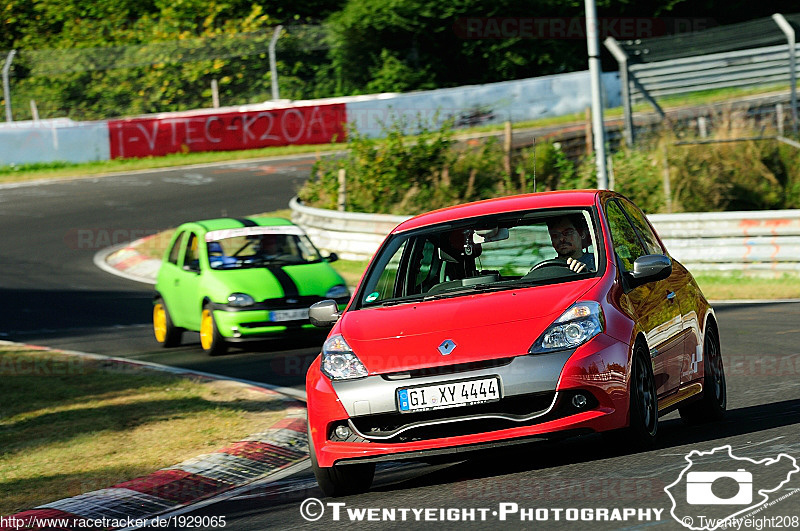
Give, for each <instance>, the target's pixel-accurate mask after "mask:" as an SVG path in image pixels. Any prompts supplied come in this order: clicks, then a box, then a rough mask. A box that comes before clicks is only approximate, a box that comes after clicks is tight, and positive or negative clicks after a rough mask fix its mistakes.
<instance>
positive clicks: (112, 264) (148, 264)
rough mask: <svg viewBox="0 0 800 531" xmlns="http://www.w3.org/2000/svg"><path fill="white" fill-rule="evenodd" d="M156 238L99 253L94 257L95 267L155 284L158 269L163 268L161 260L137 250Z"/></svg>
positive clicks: (137, 241)
mask: <svg viewBox="0 0 800 531" xmlns="http://www.w3.org/2000/svg"><path fill="white" fill-rule="evenodd" d="M155 236H156V235H153V236H147V237H145V238H141V239H139V240H136V241H134V242H130V243H124V244H121V245H116V246H114V247H109V248H107V249H103V250H101V251H98V252H97V253H96V254H95V255H94V265H96V266H97V267H99V268H100V269H102V270H103V271H105V272H106V273H111V274H112V275H117V276H120V277H123V278H127V279H129V280H135V281H137V282H143V283H145V284H155V283H156V277H157V276H158V269H159V268H160V267H161V259H160V258H150V257H148V256H145V255H143V254H141V253H140V252H139V251H138V250H137V247H138V246H140V245H142V244H143V243H144V242H145V241H147V240H148V239H150V238H154V237H155Z"/></svg>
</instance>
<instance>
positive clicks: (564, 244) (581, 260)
mask: <svg viewBox="0 0 800 531" xmlns="http://www.w3.org/2000/svg"><path fill="white" fill-rule="evenodd" d="M547 230H548V232H549V233H550V242H551V243H552V244H553V249H555V250H556V253H557V254H558V256H557V258H560V259H566V261H567V265H568V266H569V268H570V269H571V270H572V271H574V272H576V273H583V272H585V271H587V270H588V271H592V270H594V268H595V264H594V255H593V254H592V253H589V252H587V249H588V247H589V244H588V242H589V241H590V240H589V229H588V228H587V227H586V222H585V221H584V219H583V217H582V216H581V215H580V214H576V215H571V216H559V217H556V218H552V219H550V220H548V221H547Z"/></svg>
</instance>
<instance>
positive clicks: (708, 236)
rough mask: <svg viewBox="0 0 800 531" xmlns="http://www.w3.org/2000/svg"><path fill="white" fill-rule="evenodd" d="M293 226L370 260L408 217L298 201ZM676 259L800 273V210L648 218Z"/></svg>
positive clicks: (699, 266) (696, 267)
mask: <svg viewBox="0 0 800 531" xmlns="http://www.w3.org/2000/svg"><path fill="white" fill-rule="evenodd" d="M289 207H290V208H291V210H292V221H294V222H295V223H297V224H298V225H300V226H301V227H303V228H304V229H305V230H306V232H307V233H308V235H309V236H310V237H311V239H312V240H313V241H314V243H316V244H317V245H318V246H319V247H320V248H321V249H323V250H325V251H327V252H331V251H335V252H336V253H337V254H339V256H341V257H342V258H345V259H348V260H365V259H368V258H370V257H371V256H372V255H373V254H374V252H375V251H376V250H377V248H378V246H379V245H380V244H381V242H382V241H383V239H384V238H385V237H386V235H387V234H389V232H390V231H391V230H392V229H393V228H394V227H396V226H397V225H398V224H399V223H401V222H402V221H404V220H406V219H408V217H405V216H387V215H383V214H364V213H352V212H339V211H335V210H323V209H319V208H311V207H307V206H304V205H302V204H300V203H299V202H298V201H297V199H296V198H295V199H292V201H291V202H290V204H289ZM648 218H649V219H650V221H651V222H652V223H653V225H654V226H655V228H656V230H657V231H658V233H659V235H660V236H661V238H662V239H663V240H664V244H665V245H666V246H667V249H668V250H669V252H670V254H671V255H672V256H673V257H675V259H677V260H678V261H680V262H681V263H682V264H684V265H685V266H686V267H688V268H689V269H690V270H691V271H694V272H701V271H705V272H735V271H740V272H744V273H753V274H757V275H775V274H781V273H798V274H800V210H773V211H753V212H693V213H683V214H653V215H650V216H648Z"/></svg>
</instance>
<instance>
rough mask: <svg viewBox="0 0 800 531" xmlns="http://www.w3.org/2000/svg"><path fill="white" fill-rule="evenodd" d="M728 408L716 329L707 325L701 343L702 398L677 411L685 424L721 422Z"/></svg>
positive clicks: (723, 369) (723, 370)
mask: <svg viewBox="0 0 800 531" xmlns="http://www.w3.org/2000/svg"><path fill="white" fill-rule="evenodd" d="M727 406H728V390H727V387H726V383H725V368H724V367H723V365H722V351H721V350H720V347H719V336H718V335H717V331H716V329H715V328H714V327H713V326H712V325H709V326H708V329H707V330H706V337H705V341H704V342H703V397H702V398H701V399H700V400H697V401H696V402H692V403H691V404H689V405H687V406H684V407H682V408H680V409H679V410H678V411H679V412H680V414H681V418H682V419H683V421H684V422H685V423H686V424H701V423H703V422H713V421H716V420H721V419H722V418H723V417H724V416H725V410H726V409H727Z"/></svg>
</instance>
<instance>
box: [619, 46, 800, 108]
mask: <svg viewBox="0 0 800 531" xmlns="http://www.w3.org/2000/svg"><path fill="white" fill-rule="evenodd" d="M795 49H797V47H795ZM789 64H790V63H789V50H788V47H787V45H786V44H781V45H777V46H766V47H762V48H754V49H750V50H737V51H732V52H724V53H715V54H709V55H697V56H694V57H685V58H682V59H672V60H669V61H660V62H657V63H645V64H631V65H630V66H629V67H628V69H629V73H630V75H631V76H632V77H633V78H634V79H635V83H633V86H632V87H631V99H632V100H633V102H634V103H637V102H641V101H644V100H645V99H646V98H645V95H644V93H643V91H642V90H641V89H642V88H644V89H645V90H646V91H647V93H648V94H649V95H650V96H652V97H653V98H661V97H664V96H672V95H675V94H686V93H690V92H698V91H702V90H711V89H718V88H728V87H752V86H768V85H777V84H783V83H788V81H789Z"/></svg>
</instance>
